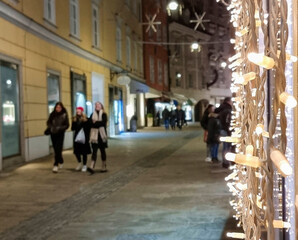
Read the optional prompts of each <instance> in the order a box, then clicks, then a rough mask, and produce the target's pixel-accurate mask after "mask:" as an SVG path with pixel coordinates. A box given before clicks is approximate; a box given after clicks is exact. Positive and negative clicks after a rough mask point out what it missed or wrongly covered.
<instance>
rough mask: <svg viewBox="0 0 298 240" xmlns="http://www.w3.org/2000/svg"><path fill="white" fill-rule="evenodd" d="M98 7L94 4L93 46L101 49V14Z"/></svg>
mask: <svg viewBox="0 0 298 240" xmlns="http://www.w3.org/2000/svg"><path fill="white" fill-rule="evenodd" d="M98 12H99V11H98V6H97V5H96V4H94V3H93V4H92V44H93V46H94V47H96V48H99V16H98V15H99V14H98Z"/></svg>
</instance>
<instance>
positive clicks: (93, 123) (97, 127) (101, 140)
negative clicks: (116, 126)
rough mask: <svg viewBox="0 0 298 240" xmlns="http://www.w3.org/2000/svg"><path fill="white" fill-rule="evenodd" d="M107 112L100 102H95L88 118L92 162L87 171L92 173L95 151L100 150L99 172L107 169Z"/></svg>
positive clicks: (95, 156) (95, 157)
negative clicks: (100, 162) (100, 165)
mask: <svg viewBox="0 0 298 240" xmlns="http://www.w3.org/2000/svg"><path fill="white" fill-rule="evenodd" d="M107 120H108V117H107V114H106V113H105V112H104V107H103V105H102V103H100V102H96V103H95V110H94V112H93V113H92V114H91V116H90V118H89V122H90V127H91V130H90V143H91V146H92V157H91V159H92V162H91V165H90V168H88V171H89V172H90V173H91V174H92V173H94V168H95V164H96V160H97V151H98V149H99V150H100V153H101V161H102V168H101V172H106V171H107V164H106V160H107V155H106V148H107V147H108V137H107Z"/></svg>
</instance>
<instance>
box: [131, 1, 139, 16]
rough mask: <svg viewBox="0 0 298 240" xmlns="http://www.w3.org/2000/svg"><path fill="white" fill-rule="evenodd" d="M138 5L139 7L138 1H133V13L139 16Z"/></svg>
mask: <svg viewBox="0 0 298 240" xmlns="http://www.w3.org/2000/svg"><path fill="white" fill-rule="evenodd" d="M137 5H138V2H137V0H133V1H132V11H133V13H134V15H137V8H138V6H137Z"/></svg>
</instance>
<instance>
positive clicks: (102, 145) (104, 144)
mask: <svg viewBox="0 0 298 240" xmlns="http://www.w3.org/2000/svg"><path fill="white" fill-rule="evenodd" d="M92 116H93V113H92V114H91V116H90V118H89V124H90V127H91V128H97V129H99V128H100V127H104V129H105V132H106V134H107V121H108V116H107V114H106V113H103V114H102V120H101V121H96V122H93V121H92ZM92 144H96V143H92ZM97 144H98V147H99V148H107V147H108V142H107V141H106V142H104V141H103V140H102V139H101V136H100V134H99V133H98V143H97Z"/></svg>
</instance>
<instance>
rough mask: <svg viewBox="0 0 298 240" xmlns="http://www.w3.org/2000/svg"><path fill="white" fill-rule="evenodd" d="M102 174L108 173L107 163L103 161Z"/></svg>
mask: <svg viewBox="0 0 298 240" xmlns="http://www.w3.org/2000/svg"><path fill="white" fill-rule="evenodd" d="M100 171H101V172H107V171H108V170H107V164H106V161H102V167H101V170H100Z"/></svg>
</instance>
